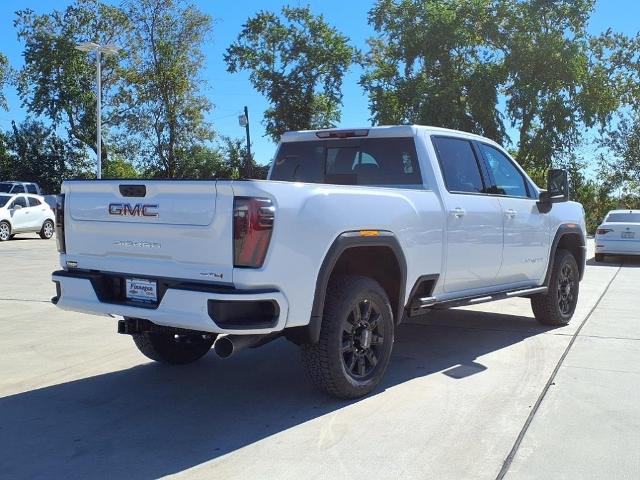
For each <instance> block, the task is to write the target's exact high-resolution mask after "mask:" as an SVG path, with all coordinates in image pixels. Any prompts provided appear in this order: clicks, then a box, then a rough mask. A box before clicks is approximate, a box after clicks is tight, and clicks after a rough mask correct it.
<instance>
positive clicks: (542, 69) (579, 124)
mask: <svg viewBox="0 0 640 480" xmlns="http://www.w3.org/2000/svg"><path fill="white" fill-rule="evenodd" d="M504 3H505V7H504V9H503V10H502V11H503V12H504V19H505V20H504V25H503V26H502V38H503V41H502V48H503V49H504V51H505V57H504V65H505V69H506V71H507V72H508V80H507V82H506V84H505V85H504V87H503V88H504V95H505V97H506V103H507V106H506V112H507V116H508V118H509V119H510V121H511V125H512V126H513V127H514V128H516V129H517V131H518V138H517V146H518V160H519V161H520V162H521V164H522V165H524V166H525V167H529V166H531V167H533V166H538V167H542V168H548V167H549V166H551V164H552V162H553V160H554V157H558V156H560V157H561V156H563V155H570V154H571V152H573V151H574V150H575V148H576V147H577V146H579V145H580V144H581V143H582V141H583V139H584V133H585V132H586V131H587V130H588V129H589V128H591V127H596V126H600V127H602V126H604V125H606V124H607V122H608V121H609V119H610V117H611V114H612V113H613V112H615V111H616V110H617V109H618V108H619V107H620V98H619V88H618V87H619V85H618V84H617V83H616V79H617V76H616V75H614V72H613V71H611V70H610V69H609V68H608V67H609V65H608V64H607V62H608V60H609V58H608V55H607V54H606V53H605V51H604V50H598V49H597V48H596V45H597V42H598V41H599V40H598V38H596V37H592V36H590V35H589V34H588V33H587V25H588V22H589V19H590V16H591V13H592V12H593V8H594V3H595V2H594V0H555V1H551V2H540V1H534V0H529V1H523V2H518V1H508V2H504Z"/></svg>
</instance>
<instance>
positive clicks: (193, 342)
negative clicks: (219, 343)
mask: <svg viewBox="0 0 640 480" xmlns="http://www.w3.org/2000/svg"><path fill="white" fill-rule="evenodd" d="M132 337H133V341H134V343H135V344H136V347H138V350H140V352H141V353H142V354H143V355H144V356H146V357H147V358H150V359H151V360H155V361H156V362H162V363H169V364H172V365H184V364H186V363H192V362H195V361H196V360H198V359H200V358H201V357H203V356H204V355H205V354H206V353H207V352H208V351H209V350H210V349H211V345H213V341H214V340H215V335H198V334H188V335H174V334H171V333H164V332H142V333H136V334H134V335H132Z"/></svg>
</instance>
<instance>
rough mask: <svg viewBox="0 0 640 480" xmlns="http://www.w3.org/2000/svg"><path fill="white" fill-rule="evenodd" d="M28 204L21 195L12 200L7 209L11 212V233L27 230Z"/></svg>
mask: <svg viewBox="0 0 640 480" xmlns="http://www.w3.org/2000/svg"><path fill="white" fill-rule="evenodd" d="M28 207H29V204H28V203H27V199H26V198H25V197H24V196H23V195H19V196H18V197H16V198H15V199H14V200H13V203H12V204H11V206H10V207H9V210H11V223H12V224H13V231H14V232H17V231H21V230H26V229H28V228H29V220H30V219H31V217H30V216H29V208H28Z"/></svg>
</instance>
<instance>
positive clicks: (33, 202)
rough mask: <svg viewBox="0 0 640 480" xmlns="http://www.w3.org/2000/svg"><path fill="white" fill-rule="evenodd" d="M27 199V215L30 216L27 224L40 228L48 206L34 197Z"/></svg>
mask: <svg viewBox="0 0 640 480" xmlns="http://www.w3.org/2000/svg"><path fill="white" fill-rule="evenodd" d="M27 201H28V202H29V215H30V217H31V218H30V219H29V226H30V227H31V228H38V229H40V228H41V227H42V224H43V223H44V221H45V216H46V213H47V210H48V209H49V206H48V205H47V204H44V203H42V202H41V201H40V200H39V199H37V198H36V197H27Z"/></svg>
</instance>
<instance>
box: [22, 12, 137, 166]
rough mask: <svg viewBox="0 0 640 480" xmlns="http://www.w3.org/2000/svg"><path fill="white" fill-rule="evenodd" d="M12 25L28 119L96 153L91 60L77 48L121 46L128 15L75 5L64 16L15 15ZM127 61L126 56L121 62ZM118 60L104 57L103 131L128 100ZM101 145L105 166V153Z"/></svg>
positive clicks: (126, 105) (110, 125)
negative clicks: (20, 45) (40, 119)
mask: <svg viewBox="0 0 640 480" xmlns="http://www.w3.org/2000/svg"><path fill="white" fill-rule="evenodd" d="M14 25H15V27H16V29H17V33H18V38H19V39H20V40H22V41H23V42H24V53H23V55H24V66H23V68H22V69H21V70H20V72H19V73H18V75H17V88H18V94H19V96H20V99H21V100H22V102H23V105H24V106H25V107H26V109H27V111H28V112H29V113H30V114H34V115H36V116H39V117H44V118H47V119H48V120H50V121H51V122H52V124H53V125H54V126H55V127H56V128H57V127H61V128H64V129H66V131H67V133H68V135H69V137H70V139H71V141H72V142H73V141H79V142H81V143H82V144H84V145H86V146H87V147H88V148H90V149H92V150H93V151H94V152H95V151H96V94H95V91H96V78H95V75H96V73H95V72H96V67H95V57H94V56H93V55H88V54H87V53H85V52H81V51H78V50H77V49H76V48H75V47H76V45H77V44H78V43H80V42H84V41H97V42H99V43H102V44H106V43H116V44H120V45H123V44H124V42H123V38H124V34H125V32H126V31H127V29H128V28H129V22H128V18H127V15H126V13H125V12H124V11H123V10H122V9H120V8H118V7H114V6H110V5H106V4H104V3H102V2H99V3H98V11H96V2H95V1H94V0H76V1H74V2H73V3H72V4H71V5H69V6H68V7H66V8H65V9H64V10H53V11H52V12H50V13H44V14H37V13H35V12H34V11H33V10H30V9H24V10H19V11H18V12H16V19H15V21H14ZM123 56H126V50H123V51H122V52H121V53H120V57H123ZM118 62H119V58H118V57H116V56H103V59H102V104H103V118H102V122H103V128H104V129H105V131H108V130H109V128H110V127H113V126H116V125H117V124H118V122H119V116H120V115H121V114H122V113H123V112H122V111H123V110H126V109H127V108H128V101H129V100H130V97H129V96H128V92H127V91H126V90H125V89H124V88H123V86H122V83H121V81H120V76H119V75H118ZM105 138H108V137H107V136H106V135H105V136H104V137H103V145H102V160H103V163H104V164H106V163H107V162H106V161H107V158H108V148H107V145H105V144H104V139H105Z"/></svg>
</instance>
